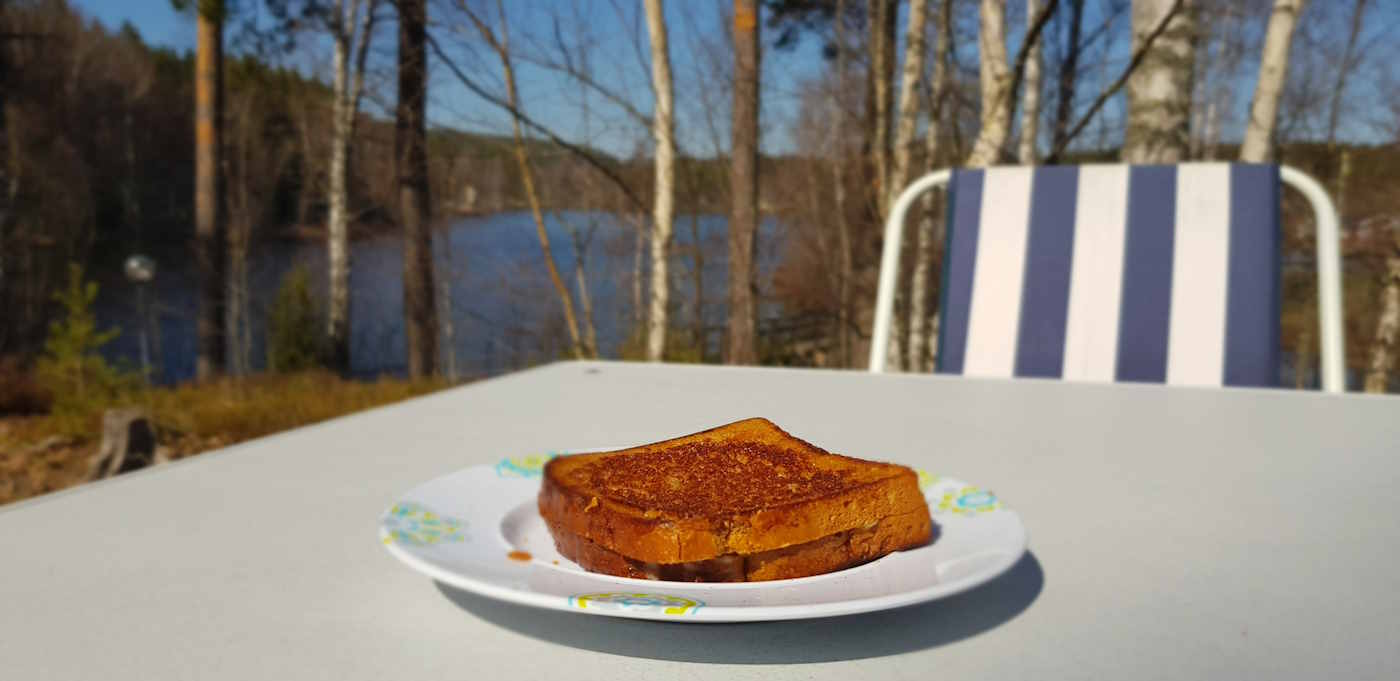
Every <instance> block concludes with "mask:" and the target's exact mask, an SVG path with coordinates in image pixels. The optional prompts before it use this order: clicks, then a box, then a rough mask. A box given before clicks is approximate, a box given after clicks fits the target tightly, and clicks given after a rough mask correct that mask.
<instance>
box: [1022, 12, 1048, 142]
mask: <svg viewBox="0 0 1400 681" xmlns="http://www.w3.org/2000/svg"><path fill="white" fill-rule="evenodd" d="M1039 4H1040V3H1039V2H1038V0H1026V20H1027V21H1030V20H1031V17H1034V16H1035V15H1036V13H1037V12H1038V8H1039ZM1041 42H1042V41H1039V40H1037V41H1035V43H1034V44H1032V45H1031V46H1030V50H1031V53H1030V58H1029V59H1027V60H1026V81H1025V88H1026V91H1025V95H1024V99H1023V100H1022V104H1021V140H1020V143H1019V144H1018V145H1017V147H1016V160H1017V161H1018V162H1020V163H1021V164H1022V165H1032V164H1034V163H1035V141H1036V133H1037V132H1039V128H1040V66H1041V63H1040V62H1041V57H1040V53H1041Z"/></svg>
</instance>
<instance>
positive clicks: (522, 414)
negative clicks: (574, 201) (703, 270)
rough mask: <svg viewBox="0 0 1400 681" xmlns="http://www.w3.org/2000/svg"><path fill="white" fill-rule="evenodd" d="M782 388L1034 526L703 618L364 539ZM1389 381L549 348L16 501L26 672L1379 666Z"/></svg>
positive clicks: (758, 409)
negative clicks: (451, 482)
mask: <svg viewBox="0 0 1400 681" xmlns="http://www.w3.org/2000/svg"><path fill="white" fill-rule="evenodd" d="M754 415H763V416H767V417H769V418H771V419H773V420H774V421H776V422H777V423H778V424H779V425H781V426H783V427H784V428H786V429H788V430H790V431H791V432H793V433H794V434H796V435H798V436H800V437H803V438H806V439H809V440H811V441H813V442H815V443H818V444H819V445H822V446H824V447H827V448H828V449H832V450H834V451H838V452H843V453H848V454H852V455H856V456H863V457H870V458H886V459H890V460H896V461H900V462H904V463H909V464H911V465H918V466H920V467H922V468H926V469H929V470H932V471H934V472H941V473H945V474H949V475H955V476H958V477H960V478H963V479H966V480H970V481H974V482H977V483H979V484H983V485H985V486H989V487H992V488H993V489H995V490H996V491H997V493H998V495H999V496H1000V497H1001V498H1002V499H1004V500H1005V501H1006V502H1007V504H1008V505H1009V506H1010V507H1012V508H1015V509H1017V510H1018V511H1019V512H1020V513H1021V515H1022V517H1023V519H1024V521H1025V523H1026V525H1027V528H1028V530H1029V532H1030V546H1031V552H1030V554H1029V555H1028V556H1027V557H1026V558H1025V559H1023V560H1022V561H1021V562H1020V563H1019V564H1017V566H1016V567H1014V568H1013V569H1012V570H1011V571H1010V572H1008V573H1007V574H1006V575H1004V576H1003V577H1000V578H998V579H996V580H994V581H992V582H991V583H989V584H987V585H985V586H982V587H980V588H978V589H976V590H974V591H971V592H969V593H966V594H962V595H960V596H956V597H953V598H951V599H947V600H943V601H937V602H933V603H929V604H924V605H920V606H914V607H910V608H904V609H900V610H894V611H887V612H883V613H874V614H868V615H855V616H849V617H840V618H831V619H822V620H809V621H798V622H774V623H759V624H744V625H696V624H673V623H658V622H643V621H631V620H618V619H611V618H601V617H590V616H587V615H582V614H568V613H557V612H547V611H538V610H532V609H528V608H524V607H518V606H512V605H506V604H501V603H496V602H493V601H489V600H487V599H484V598H481V597H478V596H473V595H470V594H466V593H462V592H458V591H455V590H452V589H450V588H448V587H439V586H437V585H435V584H434V583H433V582H431V581H430V580H428V579H427V578H425V577H423V576H421V575H419V574H418V573H416V572H413V571H411V570H409V569H408V568H406V567H404V566H403V565H400V564H399V563H398V562H396V561H395V560H394V559H393V558H391V557H390V556H389V555H388V554H387V553H386V552H385V551H384V550H383V548H382V547H381V546H380V544H379V542H378V541H376V536H375V527H376V519H377V518H378V516H379V514H380V513H381V512H382V511H383V510H384V508H385V507H386V506H387V505H388V504H389V503H391V502H392V501H393V499H394V498H395V497H396V495H397V494H398V493H399V492H402V491H404V490H406V489H408V488H410V487H412V486H414V485H415V484H417V483H419V482H422V481H424V480H427V479H430V478H433V477H436V476H438V475H441V474H443V473H446V472H449V471H452V470H455V469H458V468H461V467H464V466H468V465H472V464H478V463H486V462H494V461H497V460H499V459H500V458H501V457H502V456H503V455H514V454H521V453H530V452H538V451H544V450H551V449H561V448H584V447H595V446H611V445H617V444H628V443H640V442H648V441H654V440H658V439H663V438H666V437H670V436H674V435H678V434H682V433H688V432H693V431H696V430H700V429H703V428H706V427H709V426H713V425H717V424H721V423H725V422H728V421H731V420H735V419H739V418H742V417H747V416H754ZM1397 417H1400V399H1396V398H1393V397H1390V398H1387V397H1372V396H1355V395H1353V396H1345V397H1338V396H1326V395H1319V394H1305V393H1294V392H1287V391H1262V390H1201V389H1185V388H1166V387H1161V386H1132V385H1117V386H1114V385H1074V384H1066V383H1059V382H1052V381H1035V380H1021V381H988V380H974V379H967V378H959V377H943V376H910V375H871V374H864V373H856V372H836V371H812V370H782V369H740V368H724V367H692V366H657V365H637V364H616V363H596V362H595V363H564V364H554V365H550V366H548V367H543V368H539V369H534V370H530V371H525V372H522V373H517V374H513V375H510V376H507V377H503V378H499V379H495V380H490V381H484V382H480V383H475V384H472V385H469V386H466V387H462V388H458V389H454V390H449V391H445V392H442V393H438V394H436V395H432V396H428V397H425V398H420V399H416V400H412V401H408V402H403V403H400V404H396V405H392V406H389V407H385V408H381V409H377V410H374V411H370V412H366V413H363V414H359V415H355V416H350V417H346V418H342V419H337V420H334V421H330V422H327V423H324V424H319V425H316V426H311V427H308V428H303V429H299V430H296V431H292V432H288V433H284V434H280V435H276V436H272V437H268V438H265V439H261V440H256V441H253V442H249V443H246V444H243V445H240V446H236V447H230V448H228V449H226V450H224V451H221V452H217V453H211V454H205V455H203V456H199V457H196V458H194V459H190V460H186V461H182V462H178V463H175V464H171V465H167V466H163V467H160V468H157V469H155V470H151V471H143V472H138V473H135V474H129V475H125V476H122V477H119V478H116V479H114V480H110V481H107V482H103V483H99V484H96V485H90V486H87V487H84V488H80V489H76V490H71V491H68V492H63V493H59V494H54V495H50V496H48V497H45V498H41V499H37V500H34V501H30V502H26V503H21V504H17V505H15V506H11V507H7V508H5V509H0V546H3V549H0V676H3V677H5V678H13V679H84V678H104V679H142V680H144V679H174V678H200V679H236V680H238V681H245V680H247V679H259V678H306V679H320V678H326V679H387V678H392V679H449V678H500V679H520V678H568V679H618V678H685V679H692V678H716V679H747V678H754V679H775V678H783V679H786V678H792V679H798V678H802V679H807V678H831V679H850V678H884V679H900V678H910V679H913V678H918V679H927V678H930V677H931V675H933V674H935V673H937V674H938V676H939V677H940V678H945V679H967V678H992V677H1001V678H1010V679H1016V678H1033V677H1044V678H1070V677H1073V678H1115V679H1116V678H1143V679H1147V678H1258V679H1283V678H1299V679H1316V678H1363V679H1365V678H1383V677H1391V678H1393V676H1392V675H1393V674H1394V673H1395V671H1396V669H1397V668H1400V569H1397V562H1400V519H1397V505H1396V490H1397V483H1400V418H1397Z"/></svg>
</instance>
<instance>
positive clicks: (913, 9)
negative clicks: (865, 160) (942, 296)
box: [881, 0, 928, 369]
mask: <svg viewBox="0 0 1400 681" xmlns="http://www.w3.org/2000/svg"><path fill="white" fill-rule="evenodd" d="M927 17H928V0H913V3H912V4H910V6H909V27H908V33H907V34H906V37H905V41H904V67H903V73H902V74H901V76H900V82H899V111H898V113H897V114H896V118H895V121H896V123H895V134H894V143H893V145H892V146H893V157H894V158H893V163H892V164H891V167H890V169H889V172H888V175H887V176H886V177H885V179H884V182H885V184H883V185H881V186H882V188H883V189H884V192H885V194H884V198H883V202H882V204H881V205H882V210H881V214H882V215H888V213H889V207H890V205H891V204H893V203H894V200H895V198H897V197H898V196H899V193H900V192H901V191H904V185H905V184H906V183H908V181H909V164H910V156H911V152H912V151H913V150H912V146H913V142H914V128H915V127H916V126H917V124H918V117H919V98H918V97H917V96H916V93H915V88H916V87H918V84H919V77H920V76H921V75H922V74H923V72H924V56H925V55H924V52H925V49H924V42H925V41H924V28H925V24H926V22H927ZM899 321H900V320H899V315H898V314H895V315H894V319H893V320H892V322H893V323H892V325H891V330H892V331H891V337H892V338H893V339H894V341H893V342H891V343H890V345H889V347H888V348H886V351H887V352H888V353H889V361H888V362H887V363H888V365H889V366H890V367H892V368H897V369H903V368H904V367H905V361H904V356H905V353H904V352H902V351H901V346H902V345H904V344H905V338H904V335H903V333H902V330H901V329H900V328H899V327H900V324H899Z"/></svg>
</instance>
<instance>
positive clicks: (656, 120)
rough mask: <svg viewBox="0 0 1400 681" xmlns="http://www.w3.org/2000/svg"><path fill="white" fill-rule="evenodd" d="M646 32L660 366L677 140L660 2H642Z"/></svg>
mask: <svg viewBox="0 0 1400 681" xmlns="http://www.w3.org/2000/svg"><path fill="white" fill-rule="evenodd" d="M646 12H647V32H648V34H650V36H651V80H652V90H653V91H654V92H655V93H656V112H655V113H654V114H653V115H652V134H653V135H654V136H655V138H656V199H655V205H654V208H653V212H652V224H653V227H652V238H651V314H650V315H649V316H648V317H647V360H648V361H651V362H660V361H661V360H662V358H663V355H664V354H665V352H666V329H667V326H668V324H669V308H668V306H669V304H670V299H671V295H670V294H671V286H670V279H669V278H668V269H669V268H668V265H669V262H668V258H669V257H670V251H671V233H672V230H673V227H674V225H673V223H674V221H675V217H676V139H675V127H676V126H675V119H674V115H673V109H674V105H673V101H674V94H673V89H672V86H671V53H670V49H669V48H668V47H667V41H666V17H665V16H664V15H663V14H662V10H661V0H646Z"/></svg>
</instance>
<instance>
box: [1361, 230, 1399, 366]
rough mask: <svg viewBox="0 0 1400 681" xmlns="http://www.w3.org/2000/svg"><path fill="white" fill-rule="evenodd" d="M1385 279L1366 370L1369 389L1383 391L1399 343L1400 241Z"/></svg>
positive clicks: (1389, 263)
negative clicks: (1374, 337)
mask: <svg viewBox="0 0 1400 681" xmlns="http://www.w3.org/2000/svg"><path fill="white" fill-rule="evenodd" d="M1385 269H1386V276H1385V283H1384V286H1383V287H1382V289H1381V314H1380V319H1379V321H1377V322H1376V340H1375V342H1374V343H1372V344H1371V361H1370V365H1369V366H1368V367H1367V371H1366V392H1368V393H1383V392H1385V391H1386V388H1387V387H1388V386H1389V384H1390V372H1391V371H1392V370H1394V369H1395V352H1396V350H1397V346H1400V243H1397V244H1396V247H1395V249H1394V250H1393V251H1392V252H1391V255H1390V257H1389V258H1388V259H1387V260H1386V263H1385Z"/></svg>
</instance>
